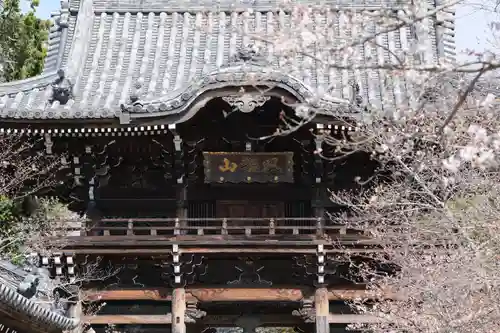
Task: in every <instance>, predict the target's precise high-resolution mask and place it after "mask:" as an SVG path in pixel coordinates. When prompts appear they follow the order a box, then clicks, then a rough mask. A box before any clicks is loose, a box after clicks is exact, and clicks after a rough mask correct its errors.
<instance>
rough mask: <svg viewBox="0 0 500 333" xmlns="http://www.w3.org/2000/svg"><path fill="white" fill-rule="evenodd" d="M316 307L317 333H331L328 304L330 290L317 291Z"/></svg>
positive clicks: (315, 296) (321, 289)
mask: <svg viewBox="0 0 500 333" xmlns="http://www.w3.org/2000/svg"><path fill="white" fill-rule="evenodd" d="M314 307H315V310H316V333H330V325H329V323H328V315H329V314H330V309H329V304H328V290H327V289H326V288H318V289H316V293H315V295H314Z"/></svg>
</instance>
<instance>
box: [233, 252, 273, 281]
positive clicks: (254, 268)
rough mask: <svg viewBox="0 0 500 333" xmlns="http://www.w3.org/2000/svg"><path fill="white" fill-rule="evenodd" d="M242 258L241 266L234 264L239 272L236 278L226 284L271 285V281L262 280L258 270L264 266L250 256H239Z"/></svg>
mask: <svg viewBox="0 0 500 333" xmlns="http://www.w3.org/2000/svg"><path fill="white" fill-rule="evenodd" d="M240 260H242V265H240V266H241V267H238V266H235V268H236V269H237V270H238V271H239V272H240V274H239V277H238V279H237V280H233V281H229V282H228V283H227V284H228V285H238V286H242V285H249V286H271V285H272V282H270V281H266V280H262V278H261V277H260V274H259V272H260V271H261V270H262V269H263V268H264V266H260V265H259V264H258V263H257V262H256V261H255V260H253V259H252V258H240Z"/></svg>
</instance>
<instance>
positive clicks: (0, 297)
mask: <svg viewBox="0 0 500 333" xmlns="http://www.w3.org/2000/svg"><path fill="white" fill-rule="evenodd" d="M0 303H2V304H3V305H4V306H5V307H8V308H9V309H11V310H12V311H15V312H17V313H19V314H21V315H25V316H26V317H28V318H32V320H37V321H40V322H41V323H44V324H46V325H47V326H50V327H53V328H57V329H61V330H72V329H74V328H76V327H77V326H78V325H79V321H78V319H76V318H68V317H65V316H62V315H60V314H58V313H55V312H53V311H51V310H49V309H47V308H44V307H42V306H40V305H38V304H37V303H35V302H33V301H32V300H29V299H27V298H26V297H24V296H22V295H21V294H19V293H17V292H16V291H14V290H13V289H11V288H9V287H7V286H5V285H4V284H2V283H0Z"/></svg>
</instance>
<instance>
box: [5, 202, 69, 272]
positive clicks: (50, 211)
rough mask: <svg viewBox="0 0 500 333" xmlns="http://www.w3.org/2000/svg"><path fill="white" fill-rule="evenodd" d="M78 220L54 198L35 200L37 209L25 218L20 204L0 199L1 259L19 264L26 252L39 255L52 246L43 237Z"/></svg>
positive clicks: (51, 234)
mask: <svg viewBox="0 0 500 333" xmlns="http://www.w3.org/2000/svg"><path fill="white" fill-rule="evenodd" d="M77 219H79V216H78V215H76V214H74V213H73V212H71V211H69V210H68V208H67V207H66V206H65V205H64V204H62V203H60V202H59V201H58V200H57V199H54V198H42V199H40V200H38V201H37V209H36V210H35V211H34V212H32V213H31V214H29V215H26V214H25V212H23V209H22V203H21V202H13V201H12V200H10V199H9V198H7V197H5V196H0V258H4V259H8V260H10V261H12V262H14V263H18V264H20V263H21V262H22V260H23V259H24V256H23V254H25V253H26V251H29V252H31V251H34V252H39V253H42V252H43V251H44V250H47V249H49V248H50V247H51V245H50V244H47V243H46V242H44V237H46V236H53V235H54V233H57V231H58V230H60V229H61V228H64V226H65V225H66V222H67V221H75V220H77Z"/></svg>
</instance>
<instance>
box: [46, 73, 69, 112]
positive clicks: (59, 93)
mask: <svg viewBox="0 0 500 333" xmlns="http://www.w3.org/2000/svg"><path fill="white" fill-rule="evenodd" d="M57 76H58V77H57V79H56V80H55V81H54V82H52V98H51V99H50V102H51V103H53V102H55V101H57V102H59V103H60V104H61V105H65V104H66V103H68V101H69V100H70V99H71V98H73V84H72V83H71V81H70V80H69V79H68V78H66V75H65V73H64V70H62V69H59V70H58V71H57Z"/></svg>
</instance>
